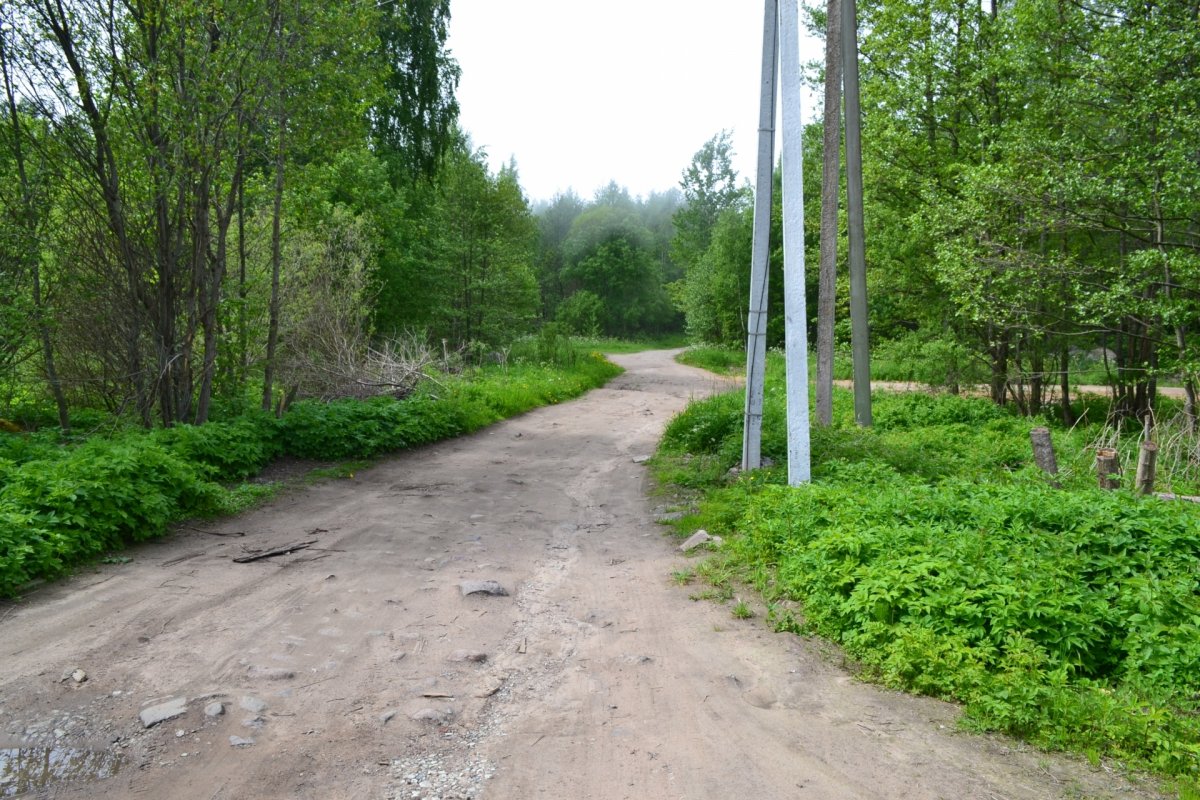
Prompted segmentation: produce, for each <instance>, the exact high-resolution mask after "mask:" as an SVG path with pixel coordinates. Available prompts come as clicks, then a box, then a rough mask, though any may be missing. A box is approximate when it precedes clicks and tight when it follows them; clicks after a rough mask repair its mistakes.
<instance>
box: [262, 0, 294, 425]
mask: <svg viewBox="0 0 1200 800" xmlns="http://www.w3.org/2000/svg"><path fill="white" fill-rule="evenodd" d="M275 35H276V52H275V55H276V59H277V69H278V70H279V76H278V80H279V86H278V88H277V91H278V93H279V97H278V103H279V108H278V109H277V114H276V124H277V127H278V131H277V139H276V142H275V203H274V206H273V207H272V210H271V302H270V307H269V312H268V313H269V320H268V322H267V357H266V364H265V366H264V367H263V394H262V408H263V411H268V412H269V411H270V410H271V396H272V392H273V391H274V383H275V356H276V353H275V351H276V349H277V347H278V345H279V266H280V261H281V259H282V254H281V243H280V237H281V235H282V222H283V168H284V156H285V154H286V153H287V150H286V149H285V148H286V146H287V124H288V120H287V105H286V98H285V96H284V88H283V80H284V75H283V72H284V49H283V9H282V8H281V7H280V4H278V3H276V6H275Z"/></svg>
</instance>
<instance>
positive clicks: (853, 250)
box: [842, 0, 871, 427]
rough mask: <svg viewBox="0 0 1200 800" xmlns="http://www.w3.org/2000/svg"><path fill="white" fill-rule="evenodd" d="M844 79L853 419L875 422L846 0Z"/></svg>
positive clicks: (858, 120)
mask: <svg viewBox="0 0 1200 800" xmlns="http://www.w3.org/2000/svg"><path fill="white" fill-rule="evenodd" d="M842 79H843V81H844V82H845V95H846V214H847V217H848V221H849V226H848V227H849V229H850V230H849V233H850V254H849V255H850V259H849V260H850V264H849V268H850V269H849V271H850V346H851V350H853V352H854V419H855V420H857V422H858V424H859V425H862V426H863V427H870V426H871V344H870V332H869V329H868V323H867V259H866V243H865V241H864V240H865V235H864V233H863V176H862V111H861V110H860V104H859V89H858V8H857V4H856V2H855V0H842Z"/></svg>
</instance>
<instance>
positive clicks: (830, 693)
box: [0, 353, 1152, 800]
mask: <svg viewBox="0 0 1200 800" xmlns="http://www.w3.org/2000/svg"><path fill="white" fill-rule="evenodd" d="M616 360H617V361H618V362H620V363H621V364H622V365H623V366H625V368H626V369H627V370H628V372H627V373H626V374H625V375H624V376H622V377H620V378H618V379H617V380H615V381H614V382H613V383H612V384H610V385H609V386H608V387H607V388H605V389H602V390H598V391H595V392H592V393H591V394H589V395H587V396H586V397H585V398H583V399H581V400H578V401H576V402H573V403H570V404H566V405H562V406H557V407H552V408H547V409H543V410H540V411H537V412H534V413H531V414H527V415H525V416H523V417H521V418H519V419H516V420H512V421H509V422H507V423H504V424H501V425H497V426H495V427H494V428H491V429H489V430H487V431H485V432H483V433H481V434H479V435H476V436H473V437H470V438H464V439H460V440H456V441H452V442H446V443H444V444H442V445H439V446H435V447H431V448H427V449H424V450H421V451H419V452H413V453H408V454H405V455H402V456H399V457H396V458H394V459H390V460H387V461H385V462H382V463H380V464H378V465H377V466H375V467H373V468H371V469H369V470H366V471H364V472H362V473H360V474H358V475H355V476H354V477H353V479H348V480H338V481H332V482H328V483H325V484H323V485H318V486H314V487H311V488H307V489H303V490H294V491H292V492H290V493H288V494H287V495H285V496H283V497H282V498H281V499H278V500H277V501H275V502H273V503H271V504H269V505H267V506H265V507H262V508H260V509H258V510H256V511H254V512H253V513H250V514H247V515H245V516H243V517H240V518H236V519H228V520H223V521H220V522H219V523H209V524H204V525H201V526H198V527H199V528H202V529H203V531H201V530H196V529H184V530H180V531H179V532H177V533H176V534H175V535H173V536H172V537H170V538H169V539H167V540H164V541H161V542H157V543H153V544H150V545H147V546H144V547H140V548H137V549H135V550H132V551H130V552H129V555H130V556H131V557H132V559H133V560H132V562H131V563H128V564H120V565H105V566H102V567H100V568H98V569H95V570H88V571H86V572H85V573H83V574H80V575H78V576H76V577H75V578H73V579H72V580H69V581H65V582H63V583H61V584H58V585H55V586H52V587H49V588H46V589H43V590H41V591H39V592H36V593H34V594H33V595H31V596H30V597H28V598H26V599H25V600H23V601H22V602H20V603H19V604H10V605H3V606H0V659H2V661H0V663H2V665H3V667H2V670H0V734H3V735H6V736H8V737H9V738H8V740H6V741H2V742H0V748H7V749H3V750H0V753H2V754H3V756H2V757H0V776H5V777H3V778H0V797H7V796H11V795H12V794H13V793H14V792H15V791H16V787H17V781H18V780H19V781H21V782H22V783H21V786H22V787H25V788H28V787H30V786H31V785H33V784H38V783H41V782H43V781H47V782H46V784H45V786H43V787H42V788H32V789H31V790H30V796H33V797H61V798H172V799H182V798H196V799H197V800H218V799H225V800H228V799H231V798H233V799H238V800H240V799H242V798H314V799H315V798H320V799H321V800H329V799H330V798H435V797H436V798H442V799H443V800H447V799H448V798H469V797H481V798H490V799H494V800H525V799H526V798H542V797H544V798H559V799H576V798H578V799H592V798H594V799H595V800H616V799H617V798H652V799H656V798H686V799H687V800H695V799H697V798H714V799H715V798H729V797H746V798H756V800H776V799H778V800H783V798H788V799H789V800H791V799H793V798H804V797H811V798H821V800H839V799H841V798H855V799H857V800H867V799H868V798H947V800H951V799H952V800H959V799H961V798H1005V799H1006V800H1018V799H1026V798H1027V799H1031V800H1032V799H1033V798H1059V797H1064V798H1065V797H1071V798H1081V797H1092V798H1095V797H1129V796H1137V797H1150V796H1152V795H1151V794H1149V793H1148V792H1144V791H1141V792H1139V791H1137V790H1134V789H1132V788H1131V787H1130V786H1129V785H1128V784H1127V783H1126V782H1125V781H1124V780H1122V779H1119V778H1117V777H1114V776H1113V775H1111V774H1109V773H1107V772H1105V771H1104V770H1093V769H1089V768H1088V767H1086V766H1085V765H1080V764H1077V763H1073V762H1069V761H1066V760H1063V759H1059V758H1056V757H1050V756H1046V755H1043V754H1037V753H1031V752H1026V751H1024V750H1023V749H1021V748H1019V747H1017V746H1015V745H1013V744H1012V743H1010V742H1007V741H1005V740H1001V739H998V738H989V737H979V736H972V735H968V734H964V733H961V732H958V731H957V730H956V729H955V725H954V719H955V716H956V712H955V709H954V708H953V707H952V706H949V705H947V704H943V703H939V702H935V701H932V700H926V699H918V698H911V697H905V696H901V695H897V694H893V693H889V692H885V691H881V690H878V689H876V688H872V687H870V686H865V685H862V684H860V683H857V682H856V681H855V680H853V679H852V678H851V677H849V675H848V673H846V672H845V671H844V670H843V669H842V668H841V667H840V666H839V665H838V664H837V663H836V657H830V656H829V655H822V647H821V646H819V645H817V644H815V643H811V642H806V641H804V640H801V639H798V638H796V637H793V636H790V635H777V634H774V633H771V632H770V631H769V630H768V629H767V627H766V626H765V625H764V624H763V623H762V621H761V620H759V619H751V620H735V619H733V618H732V616H731V615H730V612H729V608H728V607H726V606H720V605H717V604H713V603H707V602H699V603H697V602H692V601H691V600H689V599H688V592H689V590H688V589H687V588H683V587H679V586H677V585H675V584H674V583H673V582H672V581H671V578H670V576H671V572H672V570H674V569H678V568H679V567H680V566H682V565H683V564H684V563H685V559H684V558H683V557H682V556H680V555H679V554H678V553H677V552H676V550H675V548H674V542H673V541H672V540H669V539H667V538H666V537H664V535H663V532H662V529H661V528H660V527H659V526H657V525H656V524H655V523H654V522H653V518H654V509H653V505H654V501H653V500H651V499H648V498H647V496H646V491H647V488H648V486H647V481H646V474H645V468H644V467H642V466H640V465H639V464H638V463H635V460H637V459H638V457H640V456H643V455H647V454H649V453H651V452H652V450H653V448H654V446H655V443H656V440H657V437H658V435H659V433H660V432H661V429H662V426H663V425H664V423H665V422H666V421H667V420H668V419H669V418H670V416H671V415H672V414H673V413H674V412H676V411H677V410H679V409H680V408H682V407H683V405H684V403H685V402H686V401H687V400H688V398H690V397H693V396H698V395H703V394H706V393H708V392H710V391H712V390H713V389H714V388H716V386H717V384H716V383H715V380H714V379H713V378H712V377H711V376H709V375H707V374H705V373H702V372H700V371H699V370H694V369H691V368H688V367H683V366H679V365H677V364H675V363H674V362H673V361H672V359H671V354H670V353H642V354H638V355H630V356H619V357H616ZM240 533H244V535H238V534H240ZM299 541H315V542H316V543H315V544H314V545H313V546H312V547H310V548H309V549H305V550H301V551H297V552H295V553H293V554H291V555H284V556H279V557H275V558H269V559H263V560H260V561H255V562H251V563H244V564H239V563H234V562H233V561H232V559H233V558H234V557H238V556H242V555H244V554H245V553H246V551H247V549H249V548H253V549H264V548H268V547H273V546H279V545H284V544H288V543H292V542H299ZM471 582H477V584H472V583H471ZM487 582H495V583H496V584H498V585H499V588H500V589H503V590H507V592H508V594H507V595H506V596H505V595H499V596H494V595H489V594H486V593H476V594H469V595H466V594H464V592H465V591H470V590H472V589H489V588H490V589H492V590H495V589H496V587H495V586H494V585H491V584H489V583H487ZM76 669H79V670H81V671H82V672H77V673H75V676H74V677H72V676H71V673H72V672H73V671H74V670H76ZM84 673H86V677H85V679H84V680H82V681H80V680H79V678H82V677H84ZM175 713H177V714H178V716H171V715H172V714H175ZM139 715H145V716H146V720H145V721H147V722H150V721H153V718H154V717H153V715H158V716H166V717H170V718H168V719H166V720H165V721H163V722H161V723H159V724H155V725H153V726H152V727H146V726H145V724H144V722H143V720H142V718H141V717H140V716H139Z"/></svg>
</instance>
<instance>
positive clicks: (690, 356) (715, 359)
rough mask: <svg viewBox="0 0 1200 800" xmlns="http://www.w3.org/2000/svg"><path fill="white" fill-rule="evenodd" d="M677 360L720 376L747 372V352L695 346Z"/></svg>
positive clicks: (681, 354) (709, 346)
mask: <svg viewBox="0 0 1200 800" xmlns="http://www.w3.org/2000/svg"><path fill="white" fill-rule="evenodd" d="M675 360H676V361H678V362H679V363H680V364H687V365H688V366H690V367H699V368H700V369H706V370H708V371H709V372H715V373H717V374H718V375H736V374H741V373H743V372H745V371H746V354H745V352H743V351H741V350H730V349H728V348H726V347H713V346H711V345H693V346H691V347H689V348H688V349H687V350H684V351H683V352H682V353H680V354H679V355H678V356H677V357H676V359H675Z"/></svg>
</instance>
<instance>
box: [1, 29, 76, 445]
mask: <svg viewBox="0 0 1200 800" xmlns="http://www.w3.org/2000/svg"><path fill="white" fill-rule="evenodd" d="M0 68H2V69H3V72H4V96H5V99H6V100H7V101H8V115H9V120H10V122H11V124H12V153H13V160H14V161H15V162H16V165H17V180H18V182H19V183H20V188H21V207H20V212H19V213H20V217H21V219H20V226H21V227H22V228H24V229H25V231H26V234H27V236H28V241H27V242H26V243H25V244H26V248H25V249H27V250H28V251H29V252H28V253H27V255H28V257H29V258H28V260H29V264H28V267H29V272H30V278H31V280H32V283H33V317H34V319H33V322H34V327H35V328H36V329H37V334H38V342H39V344H40V345H41V349H42V368H43V369H44V370H45V371H46V381H47V382H48V383H49V384H50V393H51V394H52V395H53V396H54V405H55V407H56V408H57V409H58V424H59V427H61V428H63V430H66V429H68V428H70V427H71V416H70V414H69V412H68V409H67V398H66V395H65V394H64V393H63V388H62V381H60V380H59V378H58V368H57V366H56V365H55V363H54V344H53V342H52V341H51V339H50V326H49V325H48V324H47V322H46V305H45V298H44V296H43V294H42V269H41V255H40V253H38V252H36V249H37V248H38V247H39V245H38V225H37V219H36V217H35V211H34V207H33V187H31V186H30V185H29V173H28V171H27V170H26V169H25V147H24V130H23V126H22V125H21V115H20V113H19V112H18V111H17V100H16V93H15V92H14V91H13V85H12V76H11V74H10V73H9V61H8V50H7V49H6V48H5V42H4V32H0Z"/></svg>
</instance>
